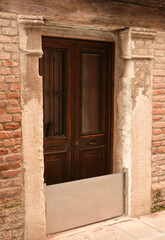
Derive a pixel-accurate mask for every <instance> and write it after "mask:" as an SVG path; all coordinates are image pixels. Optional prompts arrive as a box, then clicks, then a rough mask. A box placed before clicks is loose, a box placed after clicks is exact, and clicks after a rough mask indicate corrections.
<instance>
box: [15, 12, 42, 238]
mask: <svg viewBox="0 0 165 240" xmlns="http://www.w3.org/2000/svg"><path fill="white" fill-rule="evenodd" d="M18 21H19V35H20V64H21V71H20V78H21V101H22V134H23V143H22V144H23V166H24V199H25V231H24V232H25V239H26V240H41V239H42V240H43V239H46V222H45V221H46V220H45V219H46V218H45V199H44V188H43V182H44V181H43V172H44V165H43V109H42V105H43V104H42V102H43V101H42V98H43V96H42V78H41V77H40V76H39V73H38V62H39V58H40V57H41V56H42V48H41V33H42V26H43V18H42V17H36V16H19V19H18Z"/></svg>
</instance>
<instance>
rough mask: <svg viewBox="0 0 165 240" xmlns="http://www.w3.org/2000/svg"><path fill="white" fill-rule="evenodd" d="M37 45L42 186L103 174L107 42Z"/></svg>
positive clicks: (108, 120)
mask: <svg viewBox="0 0 165 240" xmlns="http://www.w3.org/2000/svg"><path fill="white" fill-rule="evenodd" d="M42 46H43V52H44V54H43V57H42V59H41V60H40V75H42V76H43V98H44V164H45V165H44V166H45V171H44V179H45V182H46V184H47V185H51V184H56V183H62V182H67V181H73V180H78V179H84V178H90V177H96V176H101V175H105V174H109V173H110V172H111V167H112V165H111V162H112V139H113V82H112V72H113V61H112V60H113V57H112V55H113V53H112V51H113V47H112V43H107V42H95V41H86V40H72V39H60V38H48V37H43V39H42Z"/></svg>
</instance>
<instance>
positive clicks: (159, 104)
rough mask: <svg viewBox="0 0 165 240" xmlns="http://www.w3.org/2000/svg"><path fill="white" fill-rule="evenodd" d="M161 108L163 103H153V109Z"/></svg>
mask: <svg viewBox="0 0 165 240" xmlns="http://www.w3.org/2000/svg"><path fill="white" fill-rule="evenodd" d="M163 106H164V105H163V103H153V108H161V107H163Z"/></svg>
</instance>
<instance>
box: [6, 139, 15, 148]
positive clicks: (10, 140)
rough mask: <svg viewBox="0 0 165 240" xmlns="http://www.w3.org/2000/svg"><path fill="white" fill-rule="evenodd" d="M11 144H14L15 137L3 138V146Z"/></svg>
mask: <svg viewBox="0 0 165 240" xmlns="http://www.w3.org/2000/svg"><path fill="white" fill-rule="evenodd" d="M13 145H16V141H15V139H5V140H4V146H5V147H9V146H13Z"/></svg>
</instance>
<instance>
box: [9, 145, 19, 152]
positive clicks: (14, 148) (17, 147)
mask: <svg viewBox="0 0 165 240" xmlns="http://www.w3.org/2000/svg"><path fill="white" fill-rule="evenodd" d="M20 150H21V146H20V145H17V146H15V147H12V148H11V152H12V153H19V152H20Z"/></svg>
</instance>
